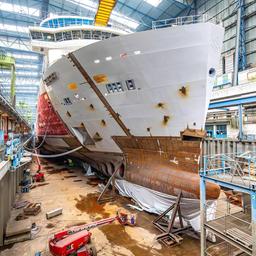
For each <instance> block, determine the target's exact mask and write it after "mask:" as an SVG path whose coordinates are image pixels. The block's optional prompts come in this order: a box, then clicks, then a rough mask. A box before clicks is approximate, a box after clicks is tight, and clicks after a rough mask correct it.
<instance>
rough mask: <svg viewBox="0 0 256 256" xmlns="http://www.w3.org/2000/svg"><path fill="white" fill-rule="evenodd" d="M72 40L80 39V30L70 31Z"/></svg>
mask: <svg viewBox="0 0 256 256" xmlns="http://www.w3.org/2000/svg"><path fill="white" fill-rule="evenodd" d="M72 35H73V39H81V31H80V30H75V31H72Z"/></svg>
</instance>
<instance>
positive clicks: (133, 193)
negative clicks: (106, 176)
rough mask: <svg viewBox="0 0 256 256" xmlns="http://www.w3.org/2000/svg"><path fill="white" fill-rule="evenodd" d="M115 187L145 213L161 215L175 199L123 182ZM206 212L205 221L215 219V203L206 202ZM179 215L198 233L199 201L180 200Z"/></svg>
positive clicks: (117, 183) (118, 181)
mask: <svg viewBox="0 0 256 256" xmlns="http://www.w3.org/2000/svg"><path fill="white" fill-rule="evenodd" d="M116 187H117V189H118V190H119V193H120V194H121V195H122V196H126V197H130V198H132V199H133V200H135V201H136V203H137V204H138V205H139V206H140V207H141V208H142V209H143V210H145V211H147V212H151V213H156V214H161V213H162V212H164V211H165V210H166V209H167V208H168V207H170V206H171V205H172V204H173V203H175V201H176V199H177V197H175V196H171V195H167V194H164V193H161V192H158V191H155V190H152V189H149V188H145V187H142V186H139V185H136V184H133V183H130V182H128V181H125V180H116ZM207 205H208V207H207V210H206V214H207V220H212V219H214V218H215V212H216V205H217V204H216V201H211V202H208V204H207ZM180 207H181V214H182V217H183V220H184V221H186V222H188V223H189V224H190V225H191V226H192V227H193V229H194V230H195V231H200V200H198V199H188V198H187V199H186V198H181V205H180Z"/></svg>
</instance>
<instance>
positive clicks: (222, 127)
mask: <svg viewBox="0 0 256 256" xmlns="http://www.w3.org/2000/svg"><path fill="white" fill-rule="evenodd" d="M205 130H206V133H207V137H208V138H217V139H224V138H227V125H226V124H219V125H216V126H214V125H206V126H205Z"/></svg>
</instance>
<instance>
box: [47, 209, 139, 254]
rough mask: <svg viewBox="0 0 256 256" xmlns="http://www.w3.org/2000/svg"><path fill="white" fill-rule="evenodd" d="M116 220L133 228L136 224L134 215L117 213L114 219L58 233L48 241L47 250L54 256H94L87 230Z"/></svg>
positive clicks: (94, 250) (94, 251) (89, 233)
mask: <svg viewBox="0 0 256 256" xmlns="http://www.w3.org/2000/svg"><path fill="white" fill-rule="evenodd" d="M116 220H117V221H118V222H119V223H120V224H121V225H130V226H134V225H135V224H136V216H135V215H134V214H131V215H130V216H129V214H128V213H126V212H123V211H122V212H121V211H120V212H119V211H118V212H117V215H116V216H115V217H110V218H106V219H102V220H99V221H95V222H92V223H88V224H85V225H81V226H77V227H72V228H70V229H68V230H63V231H60V232H58V233H56V234H54V237H53V238H51V239H50V240H49V249H50V252H51V254H52V255H54V256H68V255H77V256H96V255H97V252H96V249H95V247H94V245H93V244H92V242H91V236H92V233H91V232H89V231H88V230H90V229H92V228H96V227H99V226H102V225H107V224H111V223H113V222H114V221H116Z"/></svg>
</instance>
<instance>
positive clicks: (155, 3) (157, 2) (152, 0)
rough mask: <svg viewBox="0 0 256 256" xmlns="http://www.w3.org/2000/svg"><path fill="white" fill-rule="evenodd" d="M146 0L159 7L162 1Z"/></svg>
mask: <svg viewBox="0 0 256 256" xmlns="http://www.w3.org/2000/svg"><path fill="white" fill-rule="evenodd" d="M144 1H145V2H146V3H148V4H150V5H153V6H154V7H157V6H158V5H159V4H160V3H161V2H162V0H144Z"/></svg>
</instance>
